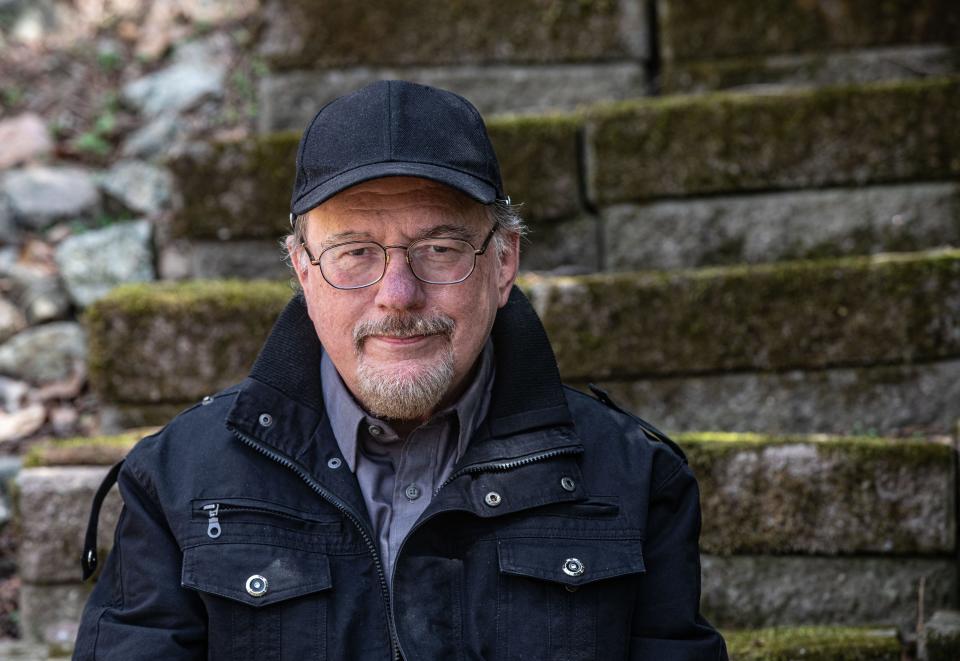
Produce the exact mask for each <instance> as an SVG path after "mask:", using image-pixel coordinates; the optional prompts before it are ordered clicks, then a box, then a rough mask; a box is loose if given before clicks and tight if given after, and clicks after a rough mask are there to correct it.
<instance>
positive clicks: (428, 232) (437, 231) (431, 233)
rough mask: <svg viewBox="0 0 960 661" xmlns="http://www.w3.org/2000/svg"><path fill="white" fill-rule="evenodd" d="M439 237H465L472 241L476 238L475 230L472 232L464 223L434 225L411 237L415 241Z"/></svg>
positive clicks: (465, 239) (464, 238) (466, 239)
mask: <svg viewBox="0 0 960 661" xmlns="http://www.w3.org/2000/svg"><path fill="white" fill-rule="evenodd" d="M439 237H444V238H449V239H463V240H464V241H471V240H473V239H475V238H476V237H475V236H474V232H471V231H470V230H469V229H467V228H466V227H464V226H463V225H451V224H443V225H434V226H433V227H428V228H426V229H425V230H423V231H422V232H419V233H417V235H416V236H413V237H411V238H412V239H413V240H414V241H418V240H420V239H435V238H439Z"/></svg>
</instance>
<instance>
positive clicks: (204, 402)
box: [200, 395, 213, 406]
mask: <svg viewBox="0 0 960 661" xmlns="http://www.w3.org/2000/svg"><path fill="white" fill-rule="evenodd" d="M212 403H213V397H211V396H210V395H207V396H206V397H204V398H203V399H201V400H200V404H201V405H202V406H206V405H207V404H212Z"/></svg>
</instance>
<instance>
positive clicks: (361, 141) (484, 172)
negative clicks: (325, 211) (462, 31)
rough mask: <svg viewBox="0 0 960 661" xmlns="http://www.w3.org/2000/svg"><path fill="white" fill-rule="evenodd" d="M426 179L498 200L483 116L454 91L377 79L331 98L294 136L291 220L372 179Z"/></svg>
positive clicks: (496, 168)
mask: <svg viewBox="0 0 960 661" xmlns="http://www.w3.org/2000/svg"><path fill="white" fill-rule="evenodd" d="M390 176H410V177H423V178H424V179H431V180H433V181H437V182H440V183H443V184H446V185H448V186H452V187H453V188H456V189H457V190H460V191H462V192H463V193H465V194H467V195H468V196H470V197H471V198H473V199H474V200H476V201H477V202H480V203H482V204H490V203H492V202H494V201H496V200H498V199H505V198H506V195H504V192H503V182H502V181H501V179H500V166H499V164H498V163H497V155H496V154H495V153H494V151H493V145H491V144H490V137H489V136H488V135H487V128H486V126H485V125H484V123H483V118H481V117H480V113H479V112H478V111H477V109H476V108H474V107H473V105H472V104H471V103H470V102H469V101H467V100H466V99H465V98H463V97H462V96H460V95H458V94H454V93H453V92H448V91H446V90H442V89H437V88H435V87H429V86H427V85H418V84H415V83H409V82H406V81H403V80H382V81H379V82H376V83H373V84H371V85H367V86H366V87H363V88H361V89H359V90H357V91H355V92H352V93H350V94H347V95H346V96H342V97H340V98H338V99H334V100H333V101H331V102H330V103H328V104H327V105H325V106H324V107H323V108H322V109H321V110H320V112H318V113H317V114H316V116H315V117H314V118H313V121H311V122H310V124H309V125H308V126H307V130H306V131H304V132H303V137H301V138H300V148H299V149H298V151H297V175H296V179H295V181H294V185H293V198H292V200H291V202H290V211H291V212H292V213H291V219H292V218H293V217H294V215H300V214H304V213H306V212H307V211H309V210H310V209H312V208H314V207H315V206H317V205H318V204H320V203H322V202H323V201H325V200H327V199H329V198H330V197H333V196H334V195H336V194H337V193H339V192H340V191H342V190H344V189H346V188H349V187H350V186H354V185H356V184H359V183H362V182H364V181H369V180H371V179H378V178H380V177H390Z"/></svg>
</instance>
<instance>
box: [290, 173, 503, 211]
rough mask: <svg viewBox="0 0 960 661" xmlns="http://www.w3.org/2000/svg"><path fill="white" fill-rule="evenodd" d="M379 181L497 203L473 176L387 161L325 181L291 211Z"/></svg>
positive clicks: (492, 192) (492, 191)
mask: <svg viewBox="0 0 960 661" xmlns="http://www.w3.org/2000/svg"><path fill="white" fill-rule="evenodd" d="M381 177H422V178H424V179H430V180H431V181H436V182H438V183H441V184H446V185H447V186H450V187H452V188H456V189H457V190H459V191H461V192H463V193H465V194H466V195H468V196H470V197H471V198H473V199H474V200H476V201H477V202H480V203H481V204H491V203H493V202H494V201H496V199H497V190H496V188H495V187H494V186H493V185H492V184H491V183H490V182H487V181H484V180H482V179H477V178H476V177H474V176H471V175H469V174H465V173H463V172H460V171H459V170H451V169H450V168H445V167H441V166H438V165H432V164H430V163H410V162H404V161H387V162H384V163H371V164H369V165H362V166H360V167H358V168H354V169H352V170H349V171H347V172H343V173H341V174H339V175H337V176H336V177H333V178H332V179H328V180H327V181H325V182H323V183H322V184H320V185H319V186H317V187H316V188H313V189H311V190H310V191H308V192H307V193H305V194H304V195H301V196H300V198H299V199H297V200H295V201H294V203H293V206H292V208H291V211H293V213H295V214H297V215H300V214H304V213H306V212H308V211H310V209H312V208H314V207H315V206H317V205H319V204H322V203H323V202H324V201H326V200H328V199H330V198H331V197H333V196H334V195H336V194H337V193H339V192H340V191H342V190H345V189H347V188H350V187H351V186H356V185H357V184H361V183H363V182H365V181H370V180H371V179H380V178H381Z"/></svg>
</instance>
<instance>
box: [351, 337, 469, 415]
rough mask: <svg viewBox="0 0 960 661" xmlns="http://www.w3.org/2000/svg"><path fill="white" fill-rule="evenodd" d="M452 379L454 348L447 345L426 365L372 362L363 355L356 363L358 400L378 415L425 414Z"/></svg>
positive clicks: (437, 401)
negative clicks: (375, 363) (411, 365)
mask: <svg viewBox="0 0 960 661" xmlns="http://www.w3.org/2000/svg"><path fill="white" fill-rule="evenodd" d="M452 383H453V351H452V350H451V348H450V347H449V345H448V346H447V347H445V348H444V350H443V352H442V353H441V354H440V356H438V357H437V359H436V360H434V361H432V362H431V363H430V364H426V365H422V364H421V365H417V366H416V367H410V366H408V365H396V366H392V365H387V366H382V365H371V364H370V363H369V362H367V361H366V360H364V359H363V358H362V357H361V359H360V362H359V363H358V365H357V389H358V390H359V392H358V393H357V395H358V397H359V399H360V403H361V404H362V405H363V407H364V408H365V409H366V410H367V411H369V412H370V413H371V414H372V415H374V416H376V417H378V418H390V419H394V420H418V419H423V418H426V417H427V416H428V415H429V414H430V413H431V412H433V411H434V410H435V409H436V407H437V405H438V404H439V403H440V402H441V401H442V400H443V397H444V396H445V395H446V394H447V391H448V390H449V389H450V385H451V384H452Z"/></svg>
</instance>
